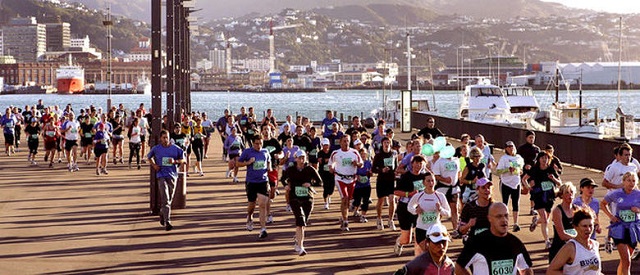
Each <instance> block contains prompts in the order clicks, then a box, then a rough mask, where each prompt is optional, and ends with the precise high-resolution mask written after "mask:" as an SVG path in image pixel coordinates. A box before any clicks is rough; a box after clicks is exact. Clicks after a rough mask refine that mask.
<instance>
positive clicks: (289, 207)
mask: <svg viewBox="0 0 640 275" xmlns="http://www.w3.org/2000/svg"><path fill="white" fill-rule="evenodd" d="M284 210H285V211H287V212H291V205H290V204H287V206H286V207H285V208H284Z"/></svg>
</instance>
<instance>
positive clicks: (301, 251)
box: [298, 247, 307, 256]
mask: <svg viewBox="0 0 640 275" xmlns="http://www.w3.org/2000/svg"><path fill="white" fill-rule="evenodd" d="M304 255H307V251H306V250H304V247H301V248H300V252H298V256H304Z"/></svg>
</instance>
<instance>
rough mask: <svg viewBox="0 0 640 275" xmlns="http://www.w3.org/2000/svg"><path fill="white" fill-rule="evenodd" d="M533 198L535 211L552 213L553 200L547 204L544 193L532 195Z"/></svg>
mask: <svg viewBox="0 0 640 275" xmlns="http://www.w3.org/2000/svg"><path fill="white" fill-rule="evenodd" d="M531 198H532V201H533V209H535V210H538V209H544V210H545V211H546V212H547V213H551V208H553V199H550V200H547V201H546V202H545V201H544V200H543V197H542V193H539V194H532V195H531Z"/></svg>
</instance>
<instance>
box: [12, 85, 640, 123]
mask: <svg viewBox="0 0 640 275" xmlns="http://www.w3.org/2000/svg"><path fill="white" fill-rule="evenodd" d="M384 93H385V94H386V95H387V97H388V98H398V97H399V92H398V91H389V90H387V91H385V92H384ZM382 95H383V90H330V91H327V92H326V93H275V94H274V93H269V94H259V93H238V92H194V93H192V94H191V102H192V109H193V110H194V111H205V112H207V113H209V114H210V117H211V118H217V117H219V116H220V115H221V114H222V112H223V110H224V109H225V108H230V109H231V110H232V111H233V112H235V113H237V112H239V110H240V107H241V106H246V107H248V106H253V107H254V108H255V110H256V113H258V115H259V116H260V115H261V114H262V113H263V112H264V111H265V110H266V109H267V108H272V109H274V110H275V113H274V114H275V116H276V118H278V119H284V117H285V116H286V115H287V114H296V112H297V113H298V114H300V115H304V116H307V117H309V118H311V120H322V118H323V117H324V112H325V110H328V109H331V110H336V111H338V113H342V114H344V116H345V118H346V117H348V116H354V115H361V114H364V116H365V117H368V116H370V113H371V111H372V110H374V109H376V108H380V107H382ZM434 96H435V99H436V102H435V105H436V106H435V107H436V108H437V109H438V112H439V114H441V115H443V116H448V117H455V116H456V113H457V111H458V106H459V104H460V103H459V102H460V100H461V92H459V91H435V93H434ZM535 96H536V98H537V99H538V102H539V104H540V106H541V109H542V110H546V109H547V107H548V106H549V104H550V103H551V102H553V95H552V93H551V92H545V91H536V92H535ZM572 96H573V97H574V98H576V99H577V97H578V93H577V92H574V93H573V94H572ZM617 96H618V94H617V91H584V92H583V97H582V98H583V99H582V100H583V104H584V106H588V107H597V108H599V112H600V118H614V117H615V109H616V107H617ZM414 97H420V98H428V99H429V100H430V104H433V102H431V101H432V100H431V99H432V93H431V91H416V92H414ZM566 97H567V95H566V92H564V93H563V92H561V93H560V101H564V100H565V99H566ZM107 98H108V95H57V94H30V95H2V96H0V107H6V106H9V105H13V106H18V107H20V108H23V107H24V106H25V105H34V104H36V103H37V101H38V99H42V100H43V101H44V103H45V105H60V107H61V108H64V106H65V105H67V104H68V103H71V104H72V106H73V107H74V108H75V109H78V108H81V107H87V106H89V105H92V104H93V105H94V106H96V107H103V108H104V107H106V103H107ZM111 98H112V102H113V104H116V105H117V104H119V103H122V104H124V105H125V107H126V108H127V109H135V108H137V107H138V105H139V104H140V103H144V104H145V106H146V107H147V109H148V108H150V107H151V97H150V96H148V95H111ZM165 99H166V98H165V96H163V106H164V104H165V103H164V102H165ZM620 102H621V106H622V108H623V110H624V111H625V113H627V114H634V115H636V114H640V90H626V91H623V92H622V93H621V96H620ZM432 106H433V105H432Z"/></svg>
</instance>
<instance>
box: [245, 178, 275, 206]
mask: <svg viewBox="0 0 640 275" xmlns="http://www.w3.org/2000/svg"><path fill="white" fill-rule="evenodd" d="M267 184H268V183H267V182H261V183H246V184H245V189H246V192H247V200H248V201H249V202H255V201H256V199H257V198H258V194H262V195H264V196H265V197H269V193H268V191H267Z"/></svg>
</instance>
